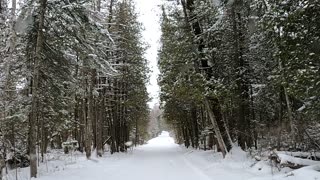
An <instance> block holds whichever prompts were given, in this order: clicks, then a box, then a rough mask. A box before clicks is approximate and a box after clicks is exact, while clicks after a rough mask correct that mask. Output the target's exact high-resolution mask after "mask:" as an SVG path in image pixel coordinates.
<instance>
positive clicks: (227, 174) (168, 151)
mask: <svg viewBox="0 0 320 180" xmlns="http://www.w3.org/2000/svg"><path fill="white" fill-rule="evenodd" d="M230 154H232V155H231V156H230V157H227V158H226V159H222V158H221V155H220V154H218V153H213V152H212V151H197V150H187V149H185V148H182V147H180V146H178V145H176V144H175V143H174V140H173V139H172V138H171V137H169V134H168V133H166V132H163V133H162V134H161V135H160V136H159V137H157V138H155V139H152V140H150V141H149V142H148V144H147V145H144V146H141V147H139V148H137V149H135V150H134V151H133V152H132V153H130V152H129V153H127V154H125V153H118V154H114V155H112V156H111V155H108V156H107V157H104V158H95V159H93V160H84V159H78V162H77V163H74V164H69V165H67V166H66V168H65V169H64V170H60V171H56V172H53V173H43V174H40V175H39V176H40V178H39V180H126V179H128V180H280V179H283V180H295V179H296V180H300V179H303V180H309V179H310V180H311V179H312V180H314V179H318V180H320V173H319V172H317V171H311V170H308V169H306V170H302V171H301V170H300V171H299V170H298V171H296V172H294V173H292V172H288V173H287V174H286V173H285V172H278V174H273V173H272V169H271V168H270V166H269V165H266V163H265V162H262V164H260V165H259V164H255V165H254V166H251V165H252V164H253V162H252V160H251V159H248V158H247V157H246V153H244V152H243V151H241V150H240V149H239V150H233V152H231V153H230ZM82 157H83V156H82ZM290 173H292V174H290Z"/></svg>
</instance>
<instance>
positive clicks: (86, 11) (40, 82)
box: [0, 0, 149, 177]
mask: <svg viewBox="0 0 320 180" xmlns="http://www.w3.org/2000/svg"><path fill="white" fill-rule="evenodd" d="M10 2H12V7H14V6H15V5H16V1H10ZM8 3H9V1H7V0H1V1H0V29H1V33H0V42H1V43H0V57H1V59H0V117H1V119H0V122H1V123H0V130H1V145H0V146H1V148H0V149H1V152H2V158H4V159H6V157H5V156H6V155H7V154H8V153H12V152H11V151H14V152H13V153H14V154H22V155H29V157H30V158H29V160H28V161H29V163H26V164H25V165H22V164H20V166H21V167H22V166H27V165H28V164H30V167H31V168H30V169H31V177H37V162H38V160H40V161H44V157H45V154H46V153H47V149H48V148H49V147H50V148H61V147H62V142H66V141H71V140H73V141H74V140H77V142H78V143H79V148H78V150H80V151H83V152H85V153H86V156H87V158H90V156H91V152H93V150H94V149H96V152H97V155H98V156H101V155H102V153H103V152H104V150H106V149H105V147H106V145H109V146H110V151H111V153H114V152H120V151H122V152H123V151H126V148H127V147H126V146H125V143H126V142H127V141H135V142H136V143H139V142H141V141H143V139H144V138H145V137H146V126H147V116H148V111H149V110H148V106H147V101H148V100H149V99H148V94H147V91H146V83H147V81H148V76H147V73H148V68H147V63H146V59H145V58H144V57H143V54H144V51H145V44H144V43H143V42H142V41H141V30H142V26H141V24H140V23H139V22H138V21H137V14H136V12H135V9H134V3H133V2H132V1H130V0H124V1H116V0H109V1H101V0H98V1H83V0H61V1H60V0H59V1H56V0H31V1H24V4H22V5H20V8H19V12H18V11H13V10H12V13H10V11H9V10H11V9H12V8H11V9H9V8H8ZM8 19H9V20H8ZM65 152H68V150H67V149H66V151H65ZM39 158H40V159H39Z"/></svg>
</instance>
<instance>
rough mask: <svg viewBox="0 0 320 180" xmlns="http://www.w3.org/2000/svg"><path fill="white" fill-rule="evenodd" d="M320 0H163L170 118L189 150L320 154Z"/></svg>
mask: <svg viewBox="0 0 320 180" xmlns="http://www.w3.org/2000/svg"><path fill="white" fill-rule="evenodd" d="M319 22H320V1H318V0H309V1H301V0H285V1H278V0H248V1H245V0H225V1H222V2H220V3H219V2H217V1H204V0H181V1H179V2H177V3H175V5H171V6H163V7H162V17H161V30H162V33H163V34H162V37H161V48H160V50H159V57H158V58H159V62H158V64H159V68H160V72H161V74H160V77H159V85H160V87H161V92H160V93H161V94H160V97H161V101H162V106H163V109H164V118H165V120H166V121H167V123H168V124H170V126H171V127H172V128H173V129H174V132H175V133H174V134H175V137H176V139H177V140H178V142H179V143H184V144H185V146H186V147H189V146H190V147H193V148H202V149H212V148H213V145H218V150H219V151H221V152H222V153H223V154H224V155H226V154H227V153H228V151H229V150H230V149H231V148H232V147H233V146H240V147H241V148H242V149H243V150H246V151H249V150H260V151H261V150H263V149H278V150H280V149H281V150H289V151H319V148H320V146H319V143H320V136H319V125H320V124H319V119H320V110H319V108H320V96H319V95H320V94H319V92H320V31H319V28H320V23H319Z"/></svg>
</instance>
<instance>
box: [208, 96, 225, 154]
mask: <svg viewBox="0 0 320 180" xmlns="http://www.w3.org/2000/svg"><path fill="white" fill-rule="evenodd" d="M204 104H205V107H206V110H207V111H208V115H209V118H210V121H211V123H212V125H213V130H214V132H215V134H216V137H217V140H218V145H219V148H220V150H221V152H222V155H223V157H225V156H226V154H227V152H228V150H227V146H226V144H225V142H224V140H223V137H222V134H221V132H220V129H219V127H218V123H217V121H216V118H215V116H214V114H213V112H212V108H211V106H210V103H209V100H208V99H207V98H206V99H205V100H204Z"/></svg>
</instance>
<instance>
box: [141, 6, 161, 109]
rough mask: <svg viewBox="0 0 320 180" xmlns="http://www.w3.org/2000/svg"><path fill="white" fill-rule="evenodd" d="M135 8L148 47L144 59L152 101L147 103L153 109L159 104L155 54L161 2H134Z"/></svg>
mask: <svg viewBox="0 0 320 180" xmlns="http://www.w3.org/2000/svg"><path fill="white" fill-rule="evenodd" d="M135 1H136V8H137V11H138V12H139V14H140V17H139V21H140V22H141V23H142V24H143V26H144V28H145V31H144V32H143V33H142V34H143V37H144V41H145V42H147V43H148V44H149V45H150V47H149V49H148V50H147V52H146V55H145V57H146V58H147V60H148V61H149V67H150V69H151V71H152V72H151V74H150V75H151V77H150V84H149V85H148V92H149V94H150V96H151V97H152V98H153V100H152V101H151V102H150V103H149V106H150V107H153V105H154V104H155V103H159V86H158V84H157V77H158V75H159V69H158V67H157V52H158V48H159V40H160V36H161V31H160V23H159V21H160V14H161V7H160V5H161V2H162V0H135Z"/></svg>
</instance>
